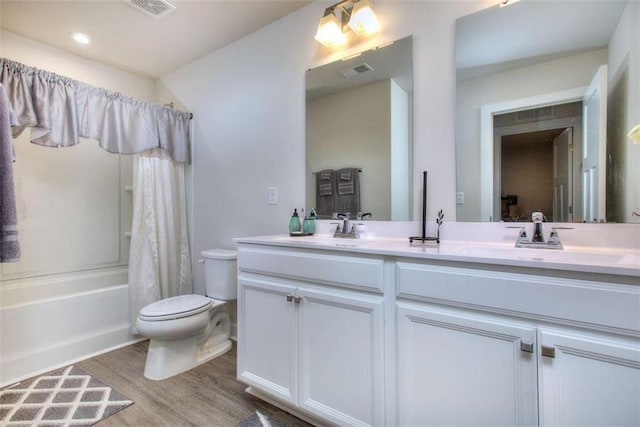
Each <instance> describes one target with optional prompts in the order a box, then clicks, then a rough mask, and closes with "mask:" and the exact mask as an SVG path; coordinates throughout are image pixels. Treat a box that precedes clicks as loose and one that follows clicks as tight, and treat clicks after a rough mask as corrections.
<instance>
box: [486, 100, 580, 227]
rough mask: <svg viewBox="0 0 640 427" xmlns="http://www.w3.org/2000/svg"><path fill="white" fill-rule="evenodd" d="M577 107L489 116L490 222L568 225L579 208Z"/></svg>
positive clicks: (547, 107)
mask: <svg viewBox="0 0 640 427" xmlns="http://www.w3.org/2000/svg"><path fill="white" fill-rule="evenodd" d="M581 128H582V102H571V103H565V104H558V105H551V106H546V107H543V108H535V109H529V110H522V111H517V112H513V113H507V114H500V115H496V116H494V149H495V153H494V159H495V166H496V169H495V175H496V181H495V183H494V185H495V188H496V190H497V191H496V196H499V197H496V199H497V200H496V202H495V204H494V215H495V216H494V217H495V218H500V220H502V221H507V222H511V221H531V213H532V212H542V213H543V214H544V215H545V218H546V220H548V221H553V222H571V221H573V219H574V209H575V207H576V206H580V202H581V201H580V191H579V185H580V172H579V169H580V168H579V167H576V166H575V165H579V164H580V163H579V162H580V146H581V144H580V142H579V141H580V139H581V133H582V132H581Z"/></svg>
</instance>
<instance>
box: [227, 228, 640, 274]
mask: <svg viewBox="0 0 640 427" xmlns="http://www.w3.org/2000/svg"><path fill="white" fill-rule="evenodd" d="M235 241H236V242H237V243H240V244H243V243H248V244H257V245H269V246H279V247H290V248H304V249H318V250H331V251H340V252H350V253H360V254H372V255H389V256H396V257H409V258H420V259H432V260H442V261H456V262H467V263H479V264H493V265H505V266H514V267H529V268H542V269H552V270H564V271H575V272H582V273H599V274H612V275H619V276H631V277H636V278H640V249H629V248H626V249H614V248H595V247H588V248H584V247H572V246H565V248H564V249H563V250H557V249H538V248H534V249H531V248H516V247H514V245H513V244H511V243H509V244H505V243H481V242H477V241H475V242H474V241H468V242H467V241H446V242H441V243H440V244H439V245H421V244H415V243H414V244H410V243H409V240H408V239H407V238H388V237H375V238H367V237H365V238H362V239H342V238H333V237H332V236H331V235H329V234H326V235H325V234H316V235H314V236H304V237H290V236H289V235H277V236H258V237H242V238H237V239H235ZM638 284H640V281H639V282H638Z"/></svg>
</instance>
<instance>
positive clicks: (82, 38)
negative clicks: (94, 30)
mask: <svg viewBox="0 0 640 427" xmlns="http://www.w3.org/2000/svg"><path fill="white" fill-rule="evenodd" d="M71 38H72V39H73V40H75V41H76V43H79V44H89V43H91V37H89V36H88V35H86V34H85V33H73V34H71Z"/></svg>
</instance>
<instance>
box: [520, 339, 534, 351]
mask: <svg viewBox="0 0 640 427" xmlns="http://www.w3.org/2000/svg"><path fill="white" fill-rule="evenodd" d="M520 350H521V351H524V352H525V353H533V343H532V342H529V341H520Z"/></svg>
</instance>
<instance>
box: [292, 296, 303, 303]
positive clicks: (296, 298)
mask: <svg viewBox="0 0 640 427" xmlns="http://www.w3.org/2000/svg"><path fill="white" fill-rule="evenodd" d="M293 301H294V302H295V303H296V304H300V301H302V297H294V298H293Z"/></svg>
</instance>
